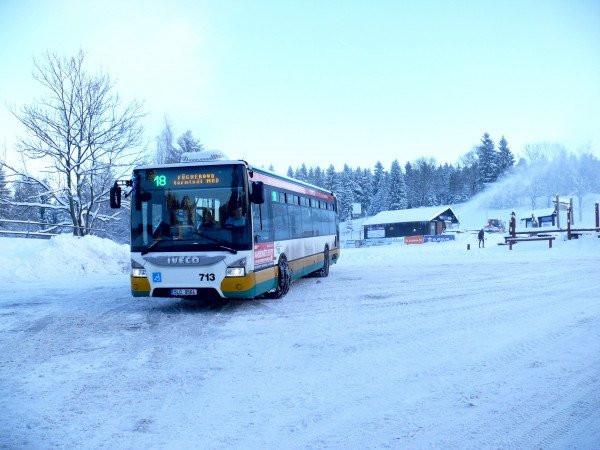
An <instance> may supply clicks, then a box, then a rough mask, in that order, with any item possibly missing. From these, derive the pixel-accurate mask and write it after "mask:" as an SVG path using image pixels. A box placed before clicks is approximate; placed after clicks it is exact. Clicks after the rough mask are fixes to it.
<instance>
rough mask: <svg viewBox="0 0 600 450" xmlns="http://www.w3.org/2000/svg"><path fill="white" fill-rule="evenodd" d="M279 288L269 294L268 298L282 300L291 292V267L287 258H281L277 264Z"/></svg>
mask: <svg viewBox="0 0 600 450" xmlns="http://www.w3.org/2000/svg"><path fill="white" fill-rule="evenodd" d="M277 271H278V273H279V274H278V276H277V287H276V288H275V290H274V291H272V292H269V293H268V294H267V297H269V298H281V297H283V296H284V295H285V294H287V293H288V291H289V290H290V286H291V284H292V274H291V272H290V266H289V265H288V262H287V259H286V258H285V256H282V257H281V258H279V263H278V264H277Z"/></svg>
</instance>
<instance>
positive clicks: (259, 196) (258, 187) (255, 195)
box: [250, 181, 265, 205]
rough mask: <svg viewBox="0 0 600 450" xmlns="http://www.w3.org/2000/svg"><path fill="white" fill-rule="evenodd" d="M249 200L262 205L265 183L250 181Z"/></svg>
mask: <svg viewBox="0 0 600 450" xmlns="http://www.w3.org/2000/svg"><path fill="white" fill-rule="evenodd" d="M250 202H252V203H256V204H257V205H262V204H263V203H264V202H265V185H264V184H263V182H262V181H253V182H252V194H250Z"/></svg>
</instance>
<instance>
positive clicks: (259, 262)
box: [254, 242, 275, 269]
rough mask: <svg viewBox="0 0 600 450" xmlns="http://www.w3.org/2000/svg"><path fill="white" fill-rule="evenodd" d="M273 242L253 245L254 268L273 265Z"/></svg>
mask: <svg viewBox="0 0 600 450" xmlns="http://www.w3.org/2000/svg"><path fill="white" fill-rule="evenodd" d="M274 249H275V247H274V245H273V242H260V243H256V244H254V268H255V269H256V268H259V267H262V266H271V265H273V259H274Z"/></svg>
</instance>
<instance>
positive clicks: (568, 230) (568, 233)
mask: <svg viewBox="0 0 600 450" xmlns="http://www.w3.org/2000/svg"><path fill="white" fill-rule="evenodd" d="M567 239H568V240H569V241H570V240H571V211H569V212H568V214H567Z"/></svg>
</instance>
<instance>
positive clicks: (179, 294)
mask: <svg viewBox="0 0 600 450" xmlns="http://www.w3.org/2000/svg"><path fill="white" fill-rule="evenodd" d="M171 295H172V296H173V297H183V296H186V295H198V289H171Z"/></svg>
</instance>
